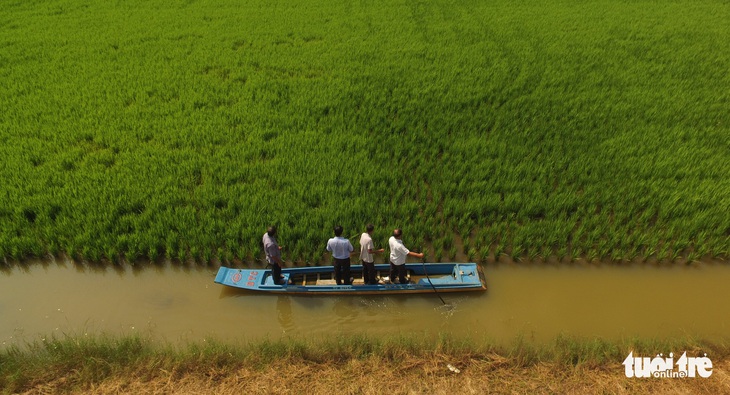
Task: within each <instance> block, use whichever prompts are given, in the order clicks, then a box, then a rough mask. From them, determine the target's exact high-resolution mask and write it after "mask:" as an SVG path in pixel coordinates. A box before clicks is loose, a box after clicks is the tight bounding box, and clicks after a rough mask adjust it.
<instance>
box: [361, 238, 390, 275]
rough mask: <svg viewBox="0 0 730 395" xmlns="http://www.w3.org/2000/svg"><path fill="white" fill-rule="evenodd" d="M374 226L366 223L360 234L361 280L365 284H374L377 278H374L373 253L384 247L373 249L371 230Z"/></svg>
mask: <svg viewBox="0 0 730 395" xmlns="http://www.w3.org/2000/svg"><path fill="white" fill-rule="evenodd" d="M374 229H375V226H373V224H368V226H366V227H365V233H363V234H362V235H361V236H360V260H361V261H362V280H363V282H365V284H369V285H376V284H377V283H378V280H376V279H375V259H374V257H373V254H380V253H382V252H383V251H385V249H383V248H381V249H379V250H376V249H375V245H374V244H373V230H374Z"/></svg>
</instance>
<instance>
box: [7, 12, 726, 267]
mask: <svg viewBox="0 0 730 395" xmlns="http://www.w3.org/2000/svg"><path fill="white" fill-rule="evenodd" d="M728 21H730V3H728V2H727V1H725V0H672V1H658V0H637V1H619V0H593V1H590V0H589V1H578V0H534V1H530V0H522V1H520V0H517V1H515V0H511V1H506V0H484V1H473V0H432V1H416V0H364V1H351V0H343V1H341V2H332V1H323V0H297V1H294V0H273V1H272V0H266V1H263V0H236V1H232V0H199V1H195V0H187V1H182V0H166V1H162V0H146V1H142V0H128V1H127V0H125V1H100V0H48V1H46V0H35V1H27V0H22V1H21V0H6V1H3V2H2V6H0V158H1V159H0V257H4V258H5V259H13V260H17V259H23V258H24V257H30V256H45V255H48V254H51V255H60V254H67V255H69V256H72V257H74V258H80V259H87V260H91V261H100V260H107V259H108V260H110V261H119V260H122V259H126V260H128V261H131V262H134V261H135V260H137V259H139V258H150V259H161V258H164V257H168V258H171V259H174V260H189V259H193V260H195V261H197V262H210V261H213V260H216V259H218V260H220V261H222V262H235V261H237V260H244V261H247V260H250V259H252V258H255V257H260V254H261V252H260V251H261V250H260V247H259V243H260V241H261V235H262V234H263V233H264V231H265V228H266V226H267V225H269V224H277V225H278V226H279V234H280V244H282V245H283V246H285V249H284V251H285V259H287V260H290V261H296V262H297V264H317V263H319V262H321V261H322V259H323V257H326V254H325V253H324V252H325V251H324V249H325V243H326V241H327V239H328V238H329V237H331V236H332V227H333V226H334V225H336V224H341V225H343V226H344V228H345V233H346V235H347V236H357V235H359V233H360V232H362V231H363V230H364V227H365V225H366V224H367V223H370V222H371V223H374V224H375V225H376V233H375V237H374V239H376V240H377V241H376V246H378V247H380V246H383V245H384V244H387V243H386V239H387V237H388V235H389V233H390V231H391V230H392V229H393V228H395V227H401V228H403V230H404V241H405V244H406V245H407V246H408V247H410V248H411V249H414V250H416V251H421V250H424V249H425V250H426V251H427V259H429V260H435V261H447V260H451V259H454V257H455V256H456V255H459V254H466V256H467V258H468V259H470V260H474V261H477V262H483V261H487V260H493V259H500V258H501V257H509V258H511V259H517V260H520V259H526V260H535V259H548V258H550V259H559V260H561V261H573V260H578V259H585V260H600V261H633V260H636V259H656V260H660V261H693V260H697V259H702V258H705V257H714V258H727V257H730V73H728V70H730V44H729V43H730V22H728ZM352 240H353V242H356V241H357V237H353V238H352Z"/></svg>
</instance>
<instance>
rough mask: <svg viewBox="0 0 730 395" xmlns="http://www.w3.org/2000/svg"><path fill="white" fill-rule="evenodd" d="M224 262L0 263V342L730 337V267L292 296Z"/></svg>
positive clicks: (651, 268)
mask: <svg viewBox="0 0 730 395" xmlns="http://www.w3.org/2000/svg"><path fill="white" fill-rule="evenodd" d="M215 273H216V268H207V267H206V268H201V267H189V268H185V267H180V266H176V265H159V266H156V265H147V266H145V267H143V268H141V269H133V268H131V267H127V268H124V269H120V268H118V267H117V268H115V267H106V268H90V267H88V266H81V265H76V264H74V263H72V262H63V261H55V262H31V263H28V264H24V265H22V266H18V265H15V266H12V267H11V268H10V269H6V270H4V271H0V343H1V344H3V345H10V344H22V343H23V342H26V341H33V340H37V339H40V338H43V337H46V336H51V335H61V336H62V335H64V334H69V335H84V334H99V333H111V334H130V333H140V334H143V335H146V336H151V337H153V338H155V339H160V340H162V341H166V342H170V343H184V342H188V341H194V342H198V341H202V340H203V339H210V338H216V339H219V340H226V341H236V342H237V341H249V340H260V339H264V338H269V339H278V338H281V337H286V336H293V337H301V338H310V337H312V336H321V337H324V336H331V335H333V334H339V333H357V334H368V335H374V336H377V335H386V334H409V335H417V336H438V335H439V334H442V333H447V334H451V335H457V336H462V335H464V336H470V337H472V338H476V339H486V340H490V341H493V342H496V343H508V342H511V341H513V340H514V339H515V338H516V337H517V336H522V337H523V338H529V339H534V340H535V341H537V342H540V341H550V340H552V339H554V338H555V337H556V336H557V335H559V334H561V333H562V334H568V335H572V336H578V337H590V338H592V337H601V338H605V339H625V338H631V337H647V338H659V339H662V338H675V337H688V336H690V337H695V338H703V339H713V340H728V339H730V332H729V329H730V303H728V300H730V287H728V286H727V283H728V280H729V279H730V265H726V264H717V263H715V264H711V263H703V264H697V265H691V266H686V265H672V266H656V265H625V266H617V265H609V264H606V265H537V264H532V265H530V264H497V265H494V264H493V265H487V266H486V267H485V274H486V277H487V287H488V291H487V292H486V293H483V294H482V293H478V294H474V295H467V294H461V295H460V294H446V295H443V297H444V299H445V301H446V302H447V305H446V306H444V305H443V304H442V302H441V301H440V300H439V298H438V297H437V296H435V295H419V296H403V297H396V296H373V297H365V296H346V297H344V296H343V297H288V296H273V295H259V294H252V293H245V292H240V291H235V290H229V289H225V288H224V287H223V286H220V285H218V284H214V283H213V278H214V277H215Z"/></svg>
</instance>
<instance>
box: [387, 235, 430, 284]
mask: <svg viewBox="0 0 730 395" xmlns="http://www.w3.org/2000/svg"><path fill="white" fill-rule="evenodd" d="M402 236H403V231H402V230H401V229H395V230H394V231H393V236H390V239H388V245H389V246H390V282H393V283H394V282H395V276H396V274H397V275H398V282H400V283H401V284H407V283H408V280H407V279H406V258H407V257H409V256H412V257H415V258H423V253H421V252H413V251H410V250H409V249H408V248H406V246H405V245H403V240H401V237H402Z"/></svg>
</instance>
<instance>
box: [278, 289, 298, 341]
mask: <svg viewBox="0 0 730 395" xmlns="http://www.w3.org/2000/svg"><path fill="white" fill-rule="evenodd" d="M276 318H277V319H278V320H279V325H281V329H282V331H283V332H284V333H287V332H291V331H292V330H293V329H294V328H295V326H294V320H293V319H292V309H291V297H289V296H286V295H283V296H278V297H277V299H276Z"/></svg>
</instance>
